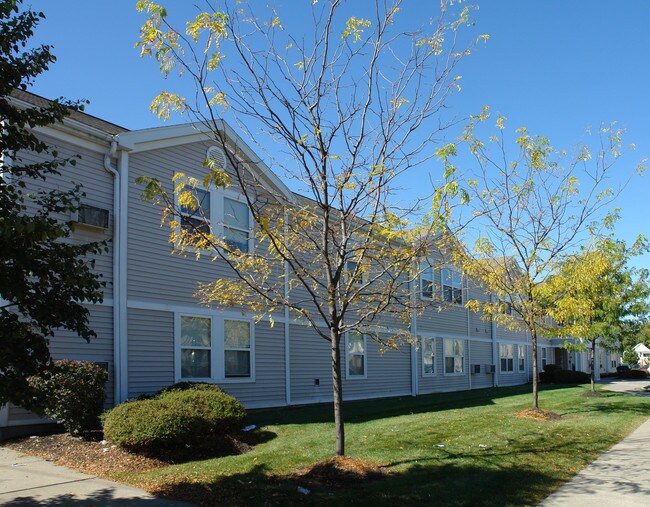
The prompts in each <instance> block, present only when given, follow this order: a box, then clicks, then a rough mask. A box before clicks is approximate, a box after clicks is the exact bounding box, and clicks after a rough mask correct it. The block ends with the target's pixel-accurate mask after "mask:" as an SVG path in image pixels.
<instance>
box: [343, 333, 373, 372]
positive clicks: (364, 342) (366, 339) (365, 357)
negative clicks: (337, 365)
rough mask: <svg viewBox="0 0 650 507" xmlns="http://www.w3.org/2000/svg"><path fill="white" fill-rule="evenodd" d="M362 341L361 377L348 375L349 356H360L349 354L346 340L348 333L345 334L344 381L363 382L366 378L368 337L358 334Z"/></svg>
mask: <svg viewBox="0 0 650 507" xmlns="http://www.w3.org/2000/svg"><path fill="white" fill-rule="evenodd" d="M359 334H360V335H361V337H362V339H363V375H351V374H350V356H351V355H355V356H358V355H360V354H350V352H349V351H350V349H349V345H348V338H349V335H350V333H349V332H348V333H345V378H346V380H363V379H367V378H368V336H367V335H366V334H365V333H359Z"/></svg>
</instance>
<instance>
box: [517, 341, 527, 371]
mask: <svg viewBox="0 0 650 507" xmlns="http://www.w3.org/2000/svg"><path fill="white" fill-rule="evenodd" d="M517 364H518V370H519V373H524V372H525V371H526V347H525V346H524V345H519V346H517Z"/></svg>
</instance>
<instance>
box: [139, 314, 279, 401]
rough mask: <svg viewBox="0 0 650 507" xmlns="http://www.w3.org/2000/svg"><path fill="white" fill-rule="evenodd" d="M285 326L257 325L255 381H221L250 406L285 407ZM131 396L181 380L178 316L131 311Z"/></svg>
mask: <svg viewBox="0 0 650 507" xmlns="http://www.w3.org/2000/svg"><path fill="white" fill-rule="evenodd" d="M283 330H284V326H282V325H275V326H274V327H271V326H270V324H269V323H268V322H260V323H258V324H256V325H255V350H254V358H255V381H254V382H253V381H251V382H236V383H235V382H227V381H225V382H218V384H219V386H220V387H221V388H222V389H223V390H224V391H226V392H228V393H230V394H232V395H233V396H235V397H236V398H237V399H239V401H241V402H242V403H243V404H244V406H246V407H251V408H254V407H263V406H264V407H269V406H280V405H284V404H285V378H284V333H283ZM128 348H129V397H130V398H132V397H135V396H139V395H141V394H149V393H153V392H156V391H158V390H160V389H163V388H164V387H167V386H169V385H171V384H173V383H174V382H175V381H176V379H177V378H178V376H177V372H175V370H174V368H175V366H174V351H175V343H174V313H173V312H166V311H154V310H141V309H134V308H129V346H128Z"/></svg>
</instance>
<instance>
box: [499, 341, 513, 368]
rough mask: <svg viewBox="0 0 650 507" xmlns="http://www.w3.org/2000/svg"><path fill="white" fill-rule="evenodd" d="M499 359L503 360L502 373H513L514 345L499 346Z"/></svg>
mask: <svg viewBox="0 0 650 507" xmlns="http://www.w3.org/2000/svg"><path fill="white" fill-rule="evenodd" d="M499 357H500V358H501V373H512V372H513V371H515V369H514V357H513V345H511V344H508V345H505V344H501V345H499Z"/></svg>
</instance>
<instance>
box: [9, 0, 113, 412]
mask: <svg viewBox="0 0 650 507" xmlns="http://www.w3.org/2000/svg"><path fill="white" fill-rule="evenodd" d="M20 3H21V2H20V0H6V1H1V2H0V75H2V79H1V80H0V122H1V123H2V130H0V153H1V154H2V158H1V160H0V404H1V403H5V402H8V401H11V402H13V403H16V404H23V402H24V399H25V396H26V392H27V382H26V378H27V377H28V376H30V375H35V374H38V373H39V372H41V371H42V370H43V369H44V368H45V367H46V366H48V364H49V363H50V354H49V351H48V337H50V336H52V334H53V332H54V330H55V329H57V328H66V329H69V330H71V331H74V332H75V333H77V334H78V335H80V336H81V337H83V338H84V339H86V340H87V341H88V340H90V338H92V337H93V336H95V333H94V332H93V331H92V330H91V329H90V328H89V327H88V309H87V308H86V307H85V306H83V305H82V304H81V303H82V302H83V301H87V302H91V303H96V302H100V301H101V300H102V287H103V285H104V284H103V283H102V282H101V281H100V280H99V276H98V275H97V274H95V273H93V271H92V268H93V262H92V261H90V262H88V261H87V259H86V256H87V255H89V254H97V253H100V252H101V251H102V250H104V249H105V244H104V243H89V244H83V245H74V244H70V243H69V242H66V241H62V240H64V239H65V238H68V237H69V236H70V232H71V228H70V225H69V224H68V223H66V222H63V221H61V218H65V217H67V216H69V215H70V212H71V211H73V210H75V209H77V208H78V206H79V202H80V199H81V197H82V196H83V193H82V191H81V187H80V186H79V185H75V186H74V187H73V188H72V189H71V190H49V191H45V190H40V191H33V190H30V185H29V184H30V181H31V182H34V181H38V180H45V179H46V177H48V176H52V175H57V174H60V171H61V169H62V168H63V167H64V166H65V165H66V164H70V165H74V164H75V160H74V158H59V157H58V154H57V152H56V151H54V150H52V149H51V148H49V147H48V146H47V145H46V144H45V143H44V142H43V141H41V140H39V139H38V138H37V137H36V136H35V135H34V134H33V131H32V129H33V128H34V127H39V126H45V125H50V124H53V123H55V122H60V121H62V120H63V118H65V117H66V116H68V115H69V114H70V111H71V110H76V109H81V108H82V106H81V105H80V104H79V103H71V102H66V101H58V100H57V101H52V102H51V103H49V104H48V105H47V106H44V107H35V108H29V109H23V108H20V107H17V106H16V105H15V103H14V102H12V101H11V100H10V98H9V96H10V95H11V93H12V92H13V91H14V90H15V89H20V90H26V89H27V87H28V86H29V85H31V84H32V82H33V80H34V78H35V77H36V76H38V75H39V74H41V73H42V72H44V71H46V70H47V69H48V67H49V65H50V64H51V63H53V62H54V61H55V58H54V56H53V55H52V53H51V51H50V47H49V46H46V45H44V46H40V47H36V48H33V49H30V50H25V49H24V48H25V46H26V45H27V41H28V39H29V38H30V37H31V36H32V35H33V31H34V27H36V26H37V25H38V23H39V21H40V20H41V19H42V18H43V17H44V16H43V14H42V13H36V12H33V11H31V10H29V9H28V10H26V11H23V12H21V11H20V9H19V4H20ZM30 153H31V154H33V153H36V154H38V155H39V156H38V157H37V159H38V161H33V159H34V157H29V158H28V157H27V156H26V155H27V154H30ZM57 217H58V218H57Z"/></svg>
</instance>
